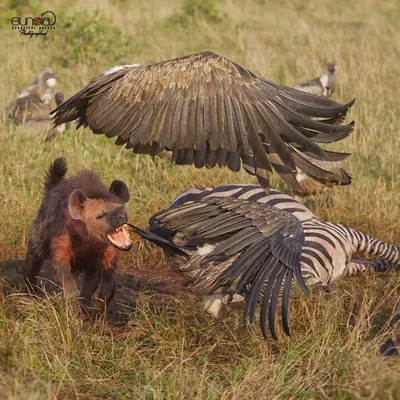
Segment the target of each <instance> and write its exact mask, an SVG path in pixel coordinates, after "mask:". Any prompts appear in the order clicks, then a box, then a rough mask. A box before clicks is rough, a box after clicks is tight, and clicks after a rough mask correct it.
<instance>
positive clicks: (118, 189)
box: [110, 179, 129, 203]
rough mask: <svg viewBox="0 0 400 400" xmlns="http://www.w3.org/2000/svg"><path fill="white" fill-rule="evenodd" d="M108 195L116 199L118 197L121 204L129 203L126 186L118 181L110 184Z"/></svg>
mask: <svg viewBox="0 0 400 400" xmlns="http://www.w3.org/2000/svg"><path fill="white" fill-rule="evenodd" d="M110 193H112V194H115V195H116V196H117V197H119V198H120V199H121V200H122V202H123V203H127V202H128V201H129V189H128V186H126V185H125V183H124V182H122V181H119V180H118V179H116V180H114V181H112V182H111V185H110Z"/></svg>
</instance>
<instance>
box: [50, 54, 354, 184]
mask: <svg viewBox="0 0 400 400" xmlns="http://www.w3.org/2000/svg"><path fill="white" fill-rule="evenodd" d="M353 103H354V100H352V101H351V102H349V103H347V104H344V105H343V104H340V103H337V102H335V101H333V100H330V99H327V98H323V97H319V96H315V95H312V94H309V93H304V92H301V91H298V90H295V89H293V88H289V87H285V86H280V85H277V84H275V83H273V82H270V81H267V80H265V79H263V78H261V77H259V76H257V75H255V74H253V73H252V72H250V71H248V70H246V69H245V68H243V67H242V66H240V65H239V64H237V63H235V62H233V61H230V60H228V59H226V58H224V57H222V56H220V55H218V54H215V53H212V52H202V53H197V54H192V55H188V56H185V57H179V58H175V59H171V60H167V61H161V62H154V63H147V64H139V65H131V66H130V65H124V66H120V67H114V68H112V69H111V70H109V71H106V72H103V73H101V74H100V75H98V76H97V77H96V78H94V79H92V80H91V81H90V82H89V83H88V85H87V86H86V87H85V88H84V89H82V90H81V91H79V92H78V93H76V94H75V95H74V96H72V97H71V98H70V99H68V100H67V101H66V102H64V103H63V104H62V105H61V106H59V107H58V108H57V109H56V110H54V111H53V118H54V121H55V124H56V125H59V124H63V123H67V122H70V121H75V120H76V121H77V127H79V126H81V125H83V126H89V127H90V129H91V130H92V131H93V132H94V133H97V134H100V133H104V134H105V135H106V136H107V137H117V140H116V144H118V145H126V148H131V149H132V150H133V151H134V152H135V153H144V154H150V155H152V156H154V155H157V154H159V153H161V152H162V151H164V150H170V151H172V153H173V160H174V161H175V162H176V164H194V165H195V166H196V167H197V168H202V167H208V168H212V167H215V166H216V165H218V166H220V167H222V166H226V167H228V168H229V169H231V170H232V171H238V170H239V169H240V167H241V164H242V163H243V165H244V166H245V167H246V166H247V170H248V171H251V172H252V173H253V174H255V175H256V176H257V178H258V180H259V182H260V184H261V185H262V186H263V187H264V188H266V189H267V190H268V188H269V179H268V175H269V172H271V171H272V168H274V169H275V170H276V171H277V172H278V174H279V175H280V176H281V177H282V178H283V179H284V180H285V181H286V182H287V183H288V184H289V185H290V186H291V187H293V188H294V189H297V190H299V191H301V188H300V187H299V184H298V182H297V180H296V178H295V174H296V167H297V166H298V165H299V164H302V168H301V169H302V170H303V171H305V172H306V173H308V174H309V175H311V176H314V175H315V174H318V175H319V176H320V177H321V176H322V180H323V181H326V182H329V183H335V182H338V181H340V177H338V176H336V174H335V173H333V172H329V171H324V170H323V169H321V168H319V167H318V166H316V165H315V164H313V163H310V162H309V161H308V160H307V159H306V158H305V157H304V155H306V156H309V157H312V158H313V159H316V160H326V161H338V160H342V159H343V158H344V157H346V156H347V154H342V153H335V152H329V151H326V150H323V149H321V148H320V147H319V146H318V143H326V142H335V141H338V140H341V139H343V138H345V137H347V136H348V135H349V133H350V132H351V131H352V129H353V123H350V124H347V125H343V124H342V122H343V119H344V117H345V115H346V113H347V111H348V110H349V108H350V107H351V106H352V105H353Z"/></svg>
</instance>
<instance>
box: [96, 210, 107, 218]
mask: <svg viewBox="0 0 400 400" xmlns="http://www.w3.org/2000/svg"><path fill="white" fill-rule="evenodd" d="M106 215H107V213H105V212H104V211H103V212H101V213H100V214H97V215H96V218H97V219H102V218H104V217H105V216H106Z"/></svg>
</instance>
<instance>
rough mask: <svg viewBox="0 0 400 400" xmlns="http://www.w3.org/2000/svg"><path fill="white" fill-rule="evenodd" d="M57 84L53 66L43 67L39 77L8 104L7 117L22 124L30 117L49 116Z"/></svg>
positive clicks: (15, 122)
mask: <svg viewBox="0 0 400 400" xmlns="http://www.w3.org/2000/svg"><path fill="white" fill-rule="evenodd" d="M56 84H57V75H56V74H55V73H54V72H53V71H52V70H51V68H49V67H45V68H43V69H42V70H41V71H40V73H39V75H38V77H37V78H36V79H35V80H34V81H33V82H32V83H31V84H30V85H28V86H26V87H25V88H23V89H22V90H21V92H20V93H19V94H18V96H17V97H16V98H15V99H14V100H12V101H11V102H10V103H9V104H8V106H7V119H8V120H11V121H12V122H13V123H14V124H15V125H20V124H24V123H25V122H26V121H29V120H30V119H34V118H41V117H43V116H48V114H49V112H50V111H51V102H52V100H53V98H54V87H55V86H56ZM60 104H61V103H60ZM58 105H59V104H57V106H58Z"/></svg>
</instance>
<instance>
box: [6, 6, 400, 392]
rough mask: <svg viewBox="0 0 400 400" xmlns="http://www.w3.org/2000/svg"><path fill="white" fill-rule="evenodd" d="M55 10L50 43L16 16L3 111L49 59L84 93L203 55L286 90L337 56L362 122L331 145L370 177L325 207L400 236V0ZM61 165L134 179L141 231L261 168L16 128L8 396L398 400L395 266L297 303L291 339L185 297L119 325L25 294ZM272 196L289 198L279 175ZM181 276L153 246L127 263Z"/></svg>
mask: <svg viewBox="0 0 400 400" xmlns="http://www.w3.org/2000/svg"><path fill="white" fill-rule="evenodd" d="M9 3H10V4H9V9H8V11H7V15H8V14H9V13H10V12H11V11H12V12H14V10H15V15H20V14H21V13H22V15H25V14H29V7H30V8H31V9H33V10H34V11H35V12H37V7H38V5H37V4H36V3H35V4H31V5H30V6H27V5H24V6H22V5H21V4H19V3H18V2H14V1H12V2H9ZM42 3H43V4H41V5H40V7H42V8H43V11H44V10H47V9H51V10H52V11H54V12H55V13H56V14H57V17H58V21H57V29H56V31H54V32H51V35H52V37H53V38H52V39H51V40H48V41H43V40H42V39H43V38H38V39H34V38H33V39H28V38H22V37H19V36H18V34H17V33H16V32H13V31H12V30H11V27H10V26H9V24H8V23H7V21H2V23H1V25H0V33H1V36H2V46H1V47H0V56H1V59H2V63H1V64H0V76H1V77H2V78H1V79H0V94H1V96H0V106H1V108H2V109H3V108H4V106H6V104H7V103H8V101H9V100H10V99H11V98H12V97H13V96H14V95H15V94H16V93H17V92H18V91H19V90H20V89H21V88H22V87H23V86H25V85H27V84H29V83H31V81H32V80H33V79H34V77H35V76H36V74H37V72H38V71H39V70H40V69H41V68H42V67H43V66H45V65H49V66H51V67H52V68H53V69H54V70H55V71H56V73H57V74H58V75H59V86H58V88H59V89H60V90H62V91H63V92H64V93H65V95H66V96H69V95H72V94H74V93H75V92H76V91H77V90H78V89H80V88H81V87H82V86H83V85H85V84H86V83H87V82H88V80H89V79H90V78H91V77H93V76H95V75H96V74H97V73H98V72H100V71H102V70H104V69H106V68H108V67H110V66H112V65H115V64H122V63H136V62H146V61H155V60H161V59H166V58H171V57H174V56H179V55H184V54H189V53H192V52H195V51H201V50H212V51H215V52H218V53H220V54H223V55H225V56H227V57H228V58H230V59H233V60H235V61H237V62H239V63H241V64H242V65H244V66H245V67H247V68H249V69H250V70H252V71H253V72H255V73H257V74H260V75H262V76H264V77H266V78H268V79H271V80H274V81H277V82H280V83H283V84H286V85H292V84H294V83H295V82H296V81H299V80H304V79H309V78H313V77H316V76H318V75H319V74H320V73H321V72H322V71H323V70H324V68H325V64H326V62H328V61H331V60H334V61H336V63H337V65H338V68H339V72H338V74H339V76H338V89H337V92H336V93H335V94H334V95H333V98H334V99H336V100H338V101H342V102H344V101H348V100H350V99H351V98H353V97H356V98H357V102H356V104H355V105H354V107H353V109H352V110H351V112H350V116H349V119H354V120H355V121H356V128H355V131H354V132H353V133H352V134H351V136H350V137H349V138H348V139H346V140H345V141H343V143H338V144H336V145H335V146H331V147H330V148H332V149H335V150H342V151H348V152H351V153H352V154H353V155H352V157H350V158H349V159H348V160H346V161H345V165H346V168H347V169H348V170H349V171H350V173H351V174H352V176H353V178H354V184H353V185H351V186H349V187H343V188H337V189H336V190H335V192H334V195H333V196H334V197H333V201H334V207H333V208H330V209H326V208H325V207H324V206H323V204H324V202H323V201H322V200H323V199H322V197H321V198H317V201H316V202H315V203H316V208H315V212H316V213H317V214H318V215H319V216H320V217H321V218H324V219H328V220H330V221H334V222H342V223H344V224H347V225H350V226H351V227H353V228H356V229H360V230H362V231H363V232H365V233H367V234H369V235H371V236H374V237H377V238H379V239H382V240H385V241H388V242H391V243H400V229H399V225H398V221H399V219H400V210H399V200H400V174H399V173H398V170H399V169H400V159H399V157H398V152H399V149H400V135H399V129H400V123H399V120H400V119H399V117H400V112H399V107H398V99H399V97H400V85H399V83H400V82H399V77H398V60H399V58H400V45H399V43H400V40H399V39H400V22H399V21H400V7H399V5H398V2H396V1H381V2H379V3H377V2H375V1H373V0H355V1H353V2H348V1H344V0H338V1H336V2H332V1H326V0H324V1H317V0H312V1H309V2H306V1H303V0H297V1H279V2H278V1H275V0H264V1H263V0H257V1H256V0H254V1H244V0H223V1H221V2H218V1H212V0H208V1H206V2H199V1H194V2H190V1H178V0H176V1H173V2H162V1H157V0H146V1H144V0H143V1H142V0H135V2H128V1H122V0H121V1H118V2H107V1H106V0H97V1H96V2H95V3H89V2H87V4H86V6H84V8H85V9H86V11H85V12H86V14H79V13H80V12H81V11H80V10H81V8H82V3H81V2H73V1H72V2H66V1H65V0H59V1H56V2H51V3H50V2H46V1H45V2H42ZM40 7H39V10H41V8H40ZM92 20H93V24H92V25H91V21H92ZM84 27H85V29H84ZM91 28H93V29H92V30H91ZM77 47H78V48H77ZM61 155H63V156H65V157H66V158H67V160H68V162H69V170H70V173H71V174H72V173H75V172H77V171H78V170H80V169H82V168H91V169H94V170H96V171H99V172H100V173H101V175H102V177H103V178H104V180H105V181H106V182H107V183H110V182H111V181H112V180H113V179H115V178H118V179H122V180H124V181H125V182H126V183H127V184H128V186H129V189H130V191H131V201H130V202H129V204H128V210H129V215H130V220H131V221H132V222H133V223H135V224H137V225H139V226H140V225H141V226H144V225H145V224H146V223H147V219H148V217H149V216H150V215H151V214H152V213H154V212H155V211H157V210H158V209H160V208H162V207H165V206H166V205H167V204H168V202H169V201H170V200H171V199H172V198H173V197H174V196H175V195H176V194H178V193H179V192H180V191H182V190H183V189H185V188H188V187H191V186H195V185H205V186H208V185H218V184H224V183H234V182H236V183H239V182H243V183H250V182H253V181H252V180H251V178H249V176H248V175H246V174H245V173H240V174H233V173H230V172H228V171H226V170H222V169H221V170H218V169H215V170H195V169H194V168H191V167H175V166H172V165H171V164H170V163H169V162H167V161H164V160H157V161H153V160H152V159H151V158H149V157H146V156H137V155H134V154H133V153H131V152H129V151H126V150H124V149H123V148H119V147H117V146H115V145H114V144H113V141H112V140H108V139H106V138H105V137H102V136H95V135H92V134H91V133H90V131H89V130H82V129H81V130H79V131H77V132H76V131H75V130H74V128H73V127H71V128H70V129H69V130H68V131H67V133H66V134H65V135H64V136H63V137H62V138H61V140H59V141H55V142H51V143H43V141H42V139H41V138H40V137H31V136H28V135H26V134H24V133H23V132H22V133H21V132H15V130H14V129H13V128H12V127H11V126H9V125H6V124H5V123H4V122H3V121H2V122H0V160H1V162H0V267H1V268H0V273H1V276H2V278H1V279H2V282H3V284H0V399H1V398H12V399H47V398H48V399H55V398H60V399H76V398H79V399H120V398H127V399H129V398H132V399H139V398H140V399H141V398H143V399H167V398H174V399H175V398H181V399H189V398H197V399H216V398H223V399H236V398H243V397H247V398H254V399H270V398H271V399H272V398H279V399H317V398H336V399H356V398H363V399H364V398H370V399H380V398H382V399H384V398H400V385H399V382H400V379H399V377H400V362H399V360H398V359H390V360H388V359H384V358H382V357H381V356H379V354H378V349H379V346H380V344H381V343H383V342H384V340H385V338H386V337H387V336H388V335H389V334H390V332H391V327H390V324H389V323H388V319H389V318H390V316H391V315H393V312H394V307H395V302H396V299H397V298H398V297H399V292H400V277H399V275H398V273H397V271H392V272H390V273H389V274H375V275H373V274H371V275H368V276H366V277H353V278H351V279H349V278H347V279H341V280H339V281H338V282H336V283H335V286H336V287H337V289H338V292H337V293H335V294H334V295H332V296H321V295H313V296H303V295H298V296H295V297H294V299H293V302H292V306H291V327H292V337H291V338H285V337H283V336H282V335H281V340H280V341H279V342H278V343H275V342H274V341H273V340H272V339H271V340H266V341H265V340H264V339H262V338H261V335H260V334H259V331H258V329H254V330H250V329H246V330H245V329H243V328H242V326H241V324H240V313H241V310H242V305H237V306H235V307H231V309H229V310H227V311H226V312H225V313H224V315H223V316H222V318H221V319H220V320H218V321H214V320H212V318H210V317H209V316H208V315H206V314H205V313H204V312H203V311H202V310H201V308H200V306H199V303H198V302H197V300H196V299H193V298H191V297H188V296H187V295H185V294H183V295H182V296H178V297H177V298H175V299H174V298H170V297H169V299H170V300H169V301H163V302H160V301H159V297H157V296H156V297H154V296H153V295H151V293H139V291H138V290H136V291H134V296H133V298H132V301H133V300H134V301H136V303H137V309H132V310H131V314H130V315H129V316H128V323H127V324H126V325H121V326H115V325H113V324H108V323H107V322H106V321H103V320H99V321H96V322H88V321H82V320H81V319H79V318H76V317H75V316H74V315H73V313H71V312H70V311H69V310H68V309H66V307H65V302H64V300H63V299H62V297H61V296H59V295H50V294H49V295H48V296H44V298H42V299H40V300H33V299H30V298H27V297H26V296H24V295H22V294H19V292H18V290H19V288H18V285H13V284H14V283H15V282H20V281H19V273H20V268H21V260H22V259H23V258H24V255H25V251H26V239H27V235H28V231H29V227H30V224H31V221H32V219H33V217H34V215H35V213H36V211H37V208H38V206H39V204H40V201H41V194H42V179H43V175H44V171H45V169H46V168H47V167H48V165H49V164H50V163H51V161H52V160H54V159H55V158H56V157H58V156H61ZM273 185H274V187H279V188H283V186H282V184H281V182H280V181H279V180H278V179H277V178H276V177H274V179H273ZM319 200H321V201H319ZM168 268H169V267H168V266H167V264H166V263H165V260H164V258H163V256H162V254H161V252H160V251H159V250H157V249H154V248H153V247H151V246H149V245H147V244H143V243H140V244H138V245H136V247H135V249H134V251H132V252H130V253H129V254H126V255H124V256H123V257H122V259H121V263H120V273H121V274H127V275H129V274H131V273H132V271H133V270H135V271H136V275H138V274H139V275H140V274H143V276H145V275H146V276H147V275H151V274H157V273H162V272H164V271H169V269H168ZM164 274H168V272H164ZM136 275H135V276H136Z"/></svg>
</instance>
